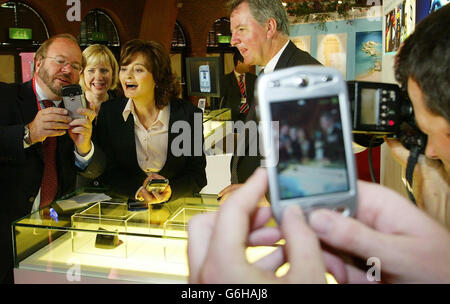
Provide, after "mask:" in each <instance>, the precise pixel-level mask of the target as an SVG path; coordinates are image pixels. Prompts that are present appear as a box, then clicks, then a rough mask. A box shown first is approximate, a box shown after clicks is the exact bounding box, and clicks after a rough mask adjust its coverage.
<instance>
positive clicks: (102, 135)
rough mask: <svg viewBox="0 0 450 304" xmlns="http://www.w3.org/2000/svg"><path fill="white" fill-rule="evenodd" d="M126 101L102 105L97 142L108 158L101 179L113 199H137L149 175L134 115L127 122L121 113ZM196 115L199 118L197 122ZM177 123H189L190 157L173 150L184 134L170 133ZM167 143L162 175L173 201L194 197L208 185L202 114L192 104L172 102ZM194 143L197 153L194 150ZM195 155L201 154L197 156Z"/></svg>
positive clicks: (96, 131)
mask: <svg viewBox="0 0 450 304" xmlns="http://www.w3.org/2000/svg"><path fill="white" fill-rule="evenodd" d="M127 102H128V99H127V98H126V97H123V96H122V97H118V98H116V99H114V100H111V101H108V102H107V103H104V104H102V107H101V109H100V112H99V114H98V120H97V125H96V129H95V139H94V142H95V146H96V152H95V153H99V152H101V153H103V154H104V157H105V159H106V165H105V168H104V172H103V174H102V175H101V176H100V177H99V182H100V186H101V187H105V188H107V189H108V193H109V194H112V195H114V196H117V197H121V198H131V199H134V196H135V193H136V191H137V189H138V188H139V187H140V186H142V183H143V182H144V180H145V178H146V177H147V175H146V173H145V172H144V171H142V169H141V168H140V167H139V164H138V161H137V155H136V142H135V135H134V118H133V115H129V116H128V118H127V120H126V121H124V120H123V115H122V113H123V110H124V108H125V106H126V104H127ZM194 114H196V115H195V116H196V117H198V120H196V121H195V122H194ZM176 121H186V122H187V123H188V124H189V126H190V129H191V142H190V146H191V154H190V155H191V156H184V155H181V156H175V155H174V154H173V152H172V151H171V150H172V149H171V145H172V143H173V142H174V139H175V138H177V136H179V135H180V134H181V131H180V133H175V132H174V131H172V130H171V129H172V126H173V124H174V122H176ZM194 132H197V133H196V134H194ZM177 140H179V139H177ZM168 141H169V142H168V149H167V158H166V162H165V164H164V166H163V168H162V169H161V171H160V172H159V174H160V175H162V176H164V177H165V178H168V179H169V183H170V186H171V188H172V198H171V200H172V201H173V200H175V199H176V198H179V197H182V196H191V195H193V194H194V193H197V192H199V191H200V190H201V189H202V188H203V187H204V186H205V185H206V172H205V167H206V157H205V154H204V152H203V123H202V111H201V110H200V109H199V108H197V107H194V106H193V105H192V104H191V103H189V102H186V101H183V100H181V99H173V100H172V101H171V102H170V119H169V136H168ZM177 143H178V141H176V142H175V144H176V146H177V147H178V145H177ZM194 144H195V145H197V147H196V149H197V150H198V151H194V150H195V149H194ZM200 144H201V147H200V146H199V145H200ZM97 148H98V149H97ZM193 152H197V154H199V155H198V156H196V155H194V153H193ZM95 153H94V154H95Z"/></svg>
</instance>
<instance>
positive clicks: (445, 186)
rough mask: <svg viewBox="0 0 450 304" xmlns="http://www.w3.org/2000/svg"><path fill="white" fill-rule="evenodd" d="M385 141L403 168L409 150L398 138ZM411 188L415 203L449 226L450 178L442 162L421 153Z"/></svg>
mask: <svg viewBox="0 0 450 304" xmlns="http://www.w3.org/2000/svg"><path fill="white" fill-rule="evenodd" d="M385 141H386V144H387V146H388V147H389V150H390V151H391V153H392V156H393V157H394V159H395V160H396V161H397V162H398V163H400V164H401V165H402V167H403V169H405V168H406V164H407V163H408V157H409V150H408V149H406V148H405V147H403V145H402V144H401V143H400V142H399V141H398V140H395V139H386V140H385ZM412 189H413V194H414V197H415V199H416V202H417V205H418V206H419V207H420V208H421V209H423V210H425V212H427V213H428V214H429V215H431V216H432V217H433V218H435V219H437V220H438V221H439V222H441V223H442V224H444V225H446V226H447V228H450V179H449V175H448V173H447V172H446V171H445V169H444V166H443V165H442V162H441V161H440V160H437V159H430V158H427V157H426V156H425V155H421V156H420V157H419V160H418V162H417V165H416V167H415V170H414V176H413V185H412Z"/></svg>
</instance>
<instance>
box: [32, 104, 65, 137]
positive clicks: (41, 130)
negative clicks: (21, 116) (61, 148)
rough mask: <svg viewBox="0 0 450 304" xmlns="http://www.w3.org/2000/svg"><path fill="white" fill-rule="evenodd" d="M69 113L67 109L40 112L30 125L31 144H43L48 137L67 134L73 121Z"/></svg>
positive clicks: (53, 108)
mask: <svg viewBox="0 0 450 304" xmlns="http://www.w3.org/2000/svg"><path fill="white" fill-rule="evenodd" d="M68 113H69V112H68V111H67V110H66V109H62V108H55V107H50V108H46V109H42V110H40V111H39V112H38V113H37V114H36V117H35V118H34V120H33V121H32V122H31V123H30V124H29V128H30V140H31V144H35V143H38V142H42V141H44V140H45V139H46V138H47V137H54V136H61V135H64V134H66V131H67V130H68V129H69V128H70V126H69V123H70V122H71V121H72V119H71V118H70V117H69V116H68V115H67V114H68Z"/></svg>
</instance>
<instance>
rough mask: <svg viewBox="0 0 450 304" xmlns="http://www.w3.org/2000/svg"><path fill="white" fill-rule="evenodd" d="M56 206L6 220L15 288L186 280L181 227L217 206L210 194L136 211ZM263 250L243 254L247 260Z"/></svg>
mask: <svg viewBox="0 0 450 304" xmlns="http://www.w3.org/2000/svg"><path fill="white" fill-rule="evenodd" d="M56 207H57V206H56V205H55V203H54V204H52V208H50V207H47V208H44V209H41V210H39V211H36V212H34V213H31V214H30V215H28V216H26V217H24V218H22V219H20V220H18V221H16V222H15V223H13V241H14V260H15V261H14V262H15V269H14V276H15V282H16V283H64V282H67V283H74V282H81V283H96V282H99V283H111V282H113V281H114V282H143V283H186V282H187V277H188V264H187V223H188V222H189V220H190V219H191V218H192V216H194V215H196V214H199V213H203V212H216V211H217V210H218V208H219V206H218V204H217V199H216V197H212V196H211V195H205V196H199V197H192V198H183V199H179V200H177V201H174V202H169V203H167V204H166V205H164V206H163V207H162V208H149V209H148V210H143V211H130V210H128V206H127V204H126V203H120V202H113V201H102V202H92V203H90V204H83V205H82V207H80V208H79V209H74V208H72V209H70V211H63V210H61V209H60V208H56ZM55 210H59V213H58V214H57V216H55V212H56V211H55ZM271 250H274V248H273V247H259V248H256V249H255V248H254V249H251V250H250V251H253V252H249V256H250V258H249V260H252V259H256V258H258V257H259V256H262V255H264V254H267V252H270V251H271Z"/></svg>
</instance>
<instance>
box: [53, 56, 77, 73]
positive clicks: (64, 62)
mask: <svg viewBox="0 0 450 304" xmlns="http://www.w3.org/2000/svg"><path fill="white" fill-rule="evenodd" d="M44 58H50V59H52V60H53V61H54V62H56V63H57V64H59V65H60V66H64V67H65V66H67V65H68V64H69V65H70V67H71V68H72V69H74V70H75V71H78V72H79V71H81V64H79V63H77V62H69V61H67V60H66V59H65V58H64V57H62V56H56V57H50V56H47V57H44Z"/></svg>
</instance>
